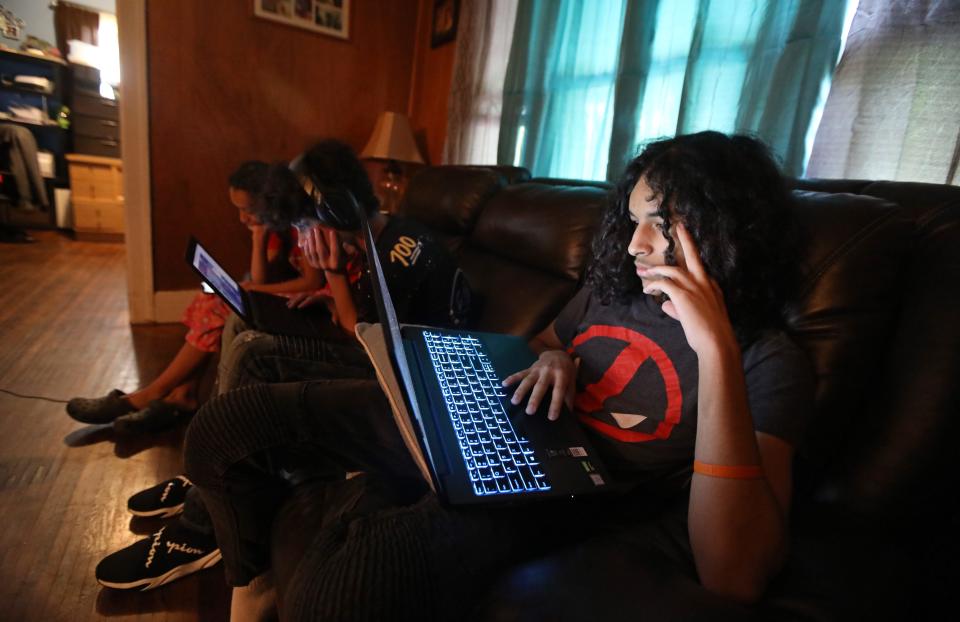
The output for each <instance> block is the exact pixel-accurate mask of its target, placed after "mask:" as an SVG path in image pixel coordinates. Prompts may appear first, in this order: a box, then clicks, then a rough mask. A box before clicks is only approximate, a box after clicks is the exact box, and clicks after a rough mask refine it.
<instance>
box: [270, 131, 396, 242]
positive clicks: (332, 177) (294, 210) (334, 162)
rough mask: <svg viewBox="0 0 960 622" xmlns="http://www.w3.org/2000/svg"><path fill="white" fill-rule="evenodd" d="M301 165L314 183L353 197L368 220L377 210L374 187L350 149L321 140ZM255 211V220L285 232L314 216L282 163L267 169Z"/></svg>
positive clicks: (303, 157) (306, 154)
mask: <svg viewBox="0 0 960 622" xmlns="http://www.w3.org/2000/svg"><path fill="white" fill-rule="evenodd" d="M301 163H302V166H303V167H304V169H305V170H306V171H309V173H310V174H311V175H312V176H313V177H314V178H315V179H317V180H319V181H322V182H323V183H324V184H327V185H330V186H338V187H341V188H346V189H347V190H349V191H350V192H351V193H353V196H354V197H355V198H356V199H357V202H358V203H359V204H360V205H361V206H363V208H364V209H365V210H366V212H367V215H368V216H369V215H371V214H373V212H374V211H376V209H377V208H378V207H379V205H380V202H379V201H378V200H377V197H376V195H375V194H374V193H373V184H371V183H370V178H369V177H368V176H367V172H366V170H364V168H363V165H362V164H361V163H360V160H358V159H357V156H356V154H354V152H353V149H351V148H350V146H349V145H347V144H345V143H342V142H340V141H339V140H335V139H332V138H328V139H325V140H321V141H320V142H318V143H316V144H315V145H313V146H312V147H310V148H309V149H308V150H307V151H305V152H304V153H303V156H302V162H301ZM255 210H256V212H257V214H256V215H257V218H259V219H260V221H261V222H263V223H265V224H267V225H269V226H270V227H271V228H274V229H285V228H288V227H290V226H291V225H292V224H293V223H295V222H297V221H298V220H300V219H302V218H305V217H309V216H311V215H313V214H314V208H313V205H312V204H311V202H310V198H309V197H308V196H307V193H306V192H304V191H303V188H302V187H301V186H300V182H299V181H297V177H296V175H295V174H294V173H293V171H291V170H290V167H289V165H288V164H287V163H285V162H277V163H274V164H272V165H270V168H269V170H268V171H267V175H266V183H265V184H264V188H263V192H262V193H260V195H259V200H258V201H257V204H256V207H255Z"/></svg>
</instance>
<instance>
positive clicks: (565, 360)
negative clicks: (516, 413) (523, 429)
mask: <svg viewBox="0 0 960 622" xmlns="http://www.w3.org/2000/svg"><path fill="white" fill-rule="evenodd" d="M578 363H579V360H576V361H575V360H574V359H573V358H572V357H571V356H570V355H569V354H567V353H566V352H564V351H563V350H546V351H544V352H543V353H542V354H540V358H538V359H537V362H536V363H534V364H533V365H531V366H530V367H529V368H528V369H524V370H523V371H518V372H517V373H515V374H512V375H510V376H507V378H506V379H505V380H504V381H503V386H505V387H509V386H510V385H512V384H515V383H516V382H517V381H520V385H519V386H518V387H517V388H516V390H515V391H514V392H513V397H512V398H510V402H511V403H512V404H519V403H520V402H522V401H523V398H524V397H525V396H526V395H527V393H529V394H530V398H529V399H528V400H527V408H526V413H527V414H528V415H532V414H533V413H535V412H537V408H539V407H540V402H541V401H542V400H543V397H544V396H545V395H546V394H547V390H549V389H552V391H553V393H552V395H551V397H550V409H549V410H548V412H547V418H548V419H550V420H551V421H556V419H557V417H559V416H560V407H561V405H562V404H564V403H566V405H567V408H573V394H574V391H575V390H576V386H577V367H578Z"/></svg>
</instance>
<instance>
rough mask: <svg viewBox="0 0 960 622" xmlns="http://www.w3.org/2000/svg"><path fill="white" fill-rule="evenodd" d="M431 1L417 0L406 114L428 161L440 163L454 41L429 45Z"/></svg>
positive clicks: (445, 130) (444, 137) (431, 17)
mask: <svg viewBox="0 0 960 622" xmlns="http://www.w3.org/2000/svg"><path fill="white" fill-rule="evenodd" d="M432 19H433V0H420V17H419V19H418V24H417V45H416V51H415V64H414V71H413V84H412V86H411V89H410V106H409V110H408V113H409V115H410V121H411V124H412V125H413V131H414V133H415V134H416V135H417V142H418V144H419V145H420V149H421V150H422V151H423V156H424V158H425V159H426V160H427V163H428V164H441V163H442V162H441V157H442V155H443V142H444V141H445V140H446V138H447V99H448V97H449V94H450V81H451V78H452V76H453V57H454V50H456V47H457V43H456V41H451V42H449V43H445V44H444V45H441V46H439V47H436V48H431V47H430V31H431V28H430V26H431V21H432Z"/></svg>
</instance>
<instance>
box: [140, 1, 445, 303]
mask: <svg viewBox="0 0 960 622" xmlns="http://www.w3.org/2000/svg"><path fill="white" fill-rule="evenodd" d="M424 1H426V2H427V5H426V6H427V8H428V10H426V11H424V10H420V9H421V8H423V7H421V2H424ZM431 6H432V3H430V2H428V1H427V0H420V1H418V0H386V1H377V2H374V1H372V0H359V1H354V2H352V3H351V16H350V22H351V23H350V30H351V32H350V39H349V40H347V41H344V40H341V39H336V38H333V37H329V36H325V35H321V34H318V33H314V32H311V31H307V30H302V29H299V28H294V27H290V26H285V25H282V24H277V23H274V22H270V21H266V20H263V19H259V18H255V17H254V16H253V2H252V1H251V0H230V1H226V2H198V1H196V0H149V2H148V5H147V39H148V41H147V45H148V62H149V70H148V71H149V89H150V158H151V165H150V168H151V184H152V189H151V194H152V203H153V212H152V218H153V256H154V287H155V289H156V290H177V289H189V288H193V287H196V285H197V280H196V278H195V276H194V275H193V273H192V272H191V271H190V269H189V267H188V266H187V265H186V264H185V262H184V260H183V252H184V248H185V245H186V240H187V237H188V236H189V235H190V234H194V235H196V236H197V237H198V238H199V239H201V240H203V241H205V242H206V243H207V244H208V245H209V246H210V247H211V248H212V250H213V252H214V253H215V254H216V255H217V256H218V257H222V260H223V262H224V264H225V265H226V267H227V269H228V270H230V271H231V272H233V273H234V274H242V273H243V272H244V271H245V270H246V269H247V266H248V264H249V234H248V233H247V231H246V229H245V228H244V227H243V226H242V225H241V224H240V223H239V222H238V221H237V216H236V212H235V210H234V209H233V207H231V205H230V203H229V201H228V199H227V192H226V178H227V176H228V175H229V174H230V172H231V171H232V170H233V169H234V168H235V167H236V166H237V165H238V164H240V163H241V162H242V161H244V160H247V159H251V158H259V159H264V160H268V161H270V160H277V159H289V158H290V157H292V156H294V155H296V154H297V153H298V152H299V151H301V150H302V149H303V148H304V147H306V146H307V145H308V144H309V143H310V142H311V141H312V140H314V139H317V138H320V137H325V136H333V137H336V138H339V139H341V140H344V141H346V142H347V143H349V144H350V145H352V146H353V147H354V149H357V150H360V149H362V148H363V146H364V144H365V143H366V141H367V139H368V138H369V136H370V132H371V130H372V129H373V125H374V122H375V121H376V118H377V115H378V114H379V113H380V112H381V111H383V110H398V111H403V110H407V107H408V105H409V103H410V101H411V97H410V94H411V83H412V75H413V64H414V49H415V47H416V45H415V44H416V40H417V38H418V36H417V35H418V23H417V22H418V14H419V15H420V16H421V18H422V16H423V14H424V13H426V15H427V18H429V13H430V11H429V7H431ZM420 32H421V33H422V32H423V31H420ZM426 33H427V34H426V35H425V36H427V37H428V38H427V43H426V48H427V50H429V29H427V31H426ZM435 53H439V54H441V55H442V54H450V55H451V59H452V53H453V44H448V45H447V46H444V47H443V48H438V50H436V51H435ZM426 55H427V56H426V58H427V59H430V58H432V57H431V55H430V53H429V52H427V53H426ZM431 65H432V62H431ZM432 71H433V70H432V69H428V70H427V71H426V72H425V74H426V75H431V72H432ZM440 82H442V79H441V78H437V77H432V78H430V79H429V80H427V83H429V84H430V85H439V83H440ZM447 84H449V78H448V79H447ZM425 93H426V94H427V97H426V99H425V100H423V99H422V98H421V99H420V100H418V101H423V102H424V103H423V105H424V106H427V105H428V104H429V105H431V106H436V107H437V109H438V110H440V111H442V116H443V119H442V122H439V120H438V118H434V115H435V114H437V113H435V112H430V111H427V112H426V113H425V114H420V113H416V114H415V117H416V118H417V119H419V120H420V121H419V122H415V123H414V125H415V126H417V127H421V128H428V129H427V130H426V134H427V136H428V139H429V140H430V141H431V143H430V144H431V147H430V149H431V159H433V149H434V147H433V144H438V145H439V146H440V147H438V149H439V148H442V144H443V139H442V137H440V138H439V139H438V137H437V135H436V132H435V130H434V129H433V128H435V127H441V128H442V127H445V125H446V108H445V101H446V94H445V92H443V93H442V97H441V96H440V94H438V91H436V90H435V86H430V87H429V88H427V90H426V91H425ZM435 99H443V101H444V103H443V104H442V105H440V104H435V103H433V102H434V100H435ZM418 105H419V104H418ZM418 110H419V109H418ZM437 123H439V125H437ZM437 140H439V142H436V141H437ZM437 154H439V151H437ZM438 157H439V155H438Z"/></svg>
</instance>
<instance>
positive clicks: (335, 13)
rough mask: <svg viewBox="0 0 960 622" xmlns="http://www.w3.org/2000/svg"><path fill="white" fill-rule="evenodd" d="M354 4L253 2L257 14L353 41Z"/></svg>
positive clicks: (304, 0) (299, 0)
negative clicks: (351, 7) (352, 14)
mask: <svg viewBox="0 0 960 622" xmlns="http://www.w3.org/2000/svg"><path fill="white" fill-rule="evenodd" d="M350 2H351V0H253V14H254V15H255V16H256V17H260V18H262V19H267V20H270V21H272V22H277V23H280V24H285V25H287V26H296V27H297V28H304V29H306V30H312V31H314V32H319V33H321V34H325V35H329V36H331V37H337V38H340V39H349V38H350Z"/></svg>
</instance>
